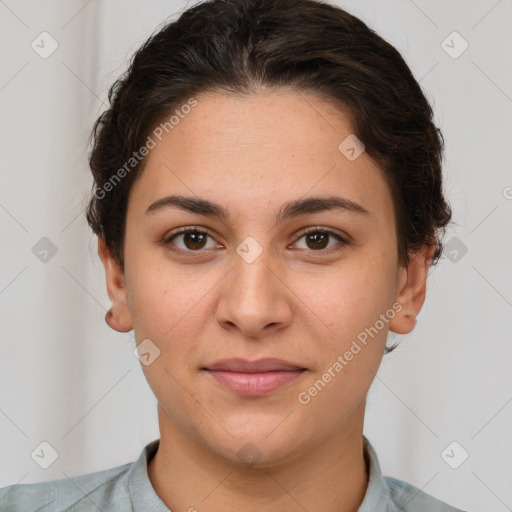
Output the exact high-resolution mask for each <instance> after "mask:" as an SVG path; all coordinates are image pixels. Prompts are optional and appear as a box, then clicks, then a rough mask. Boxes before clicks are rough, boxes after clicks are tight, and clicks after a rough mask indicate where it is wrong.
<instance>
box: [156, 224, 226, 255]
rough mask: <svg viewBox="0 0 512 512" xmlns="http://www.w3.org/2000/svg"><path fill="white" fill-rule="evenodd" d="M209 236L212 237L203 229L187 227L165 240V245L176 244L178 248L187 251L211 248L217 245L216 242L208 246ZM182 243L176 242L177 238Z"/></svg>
mask: <svg viewBox="0 0 512 512" xmlns="http://www.w3.org/2000/svg"><path fill="white" fill-rule="evenodd" d="M208 238H211V237H210V235H209V234H208V233H207V232H206V231H202V230H200V229H197V228H187V229H183V230H181V231H178V232H177V233H174V234H173V235H172V236H170V237H168V238H166V239H165V240H164V244H165V245H175V246H176V247H177V248H178V249H180V250H182V251H186V252H197V251H201V250H202V249H210V248H213V247H215V246H216V244H215V243H214V244H213V246H211V247H206V242H207V240H208ZM180 239H181V243H175V241H176V240H180Z"/></svg>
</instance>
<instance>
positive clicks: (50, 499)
mask: <svg viewBox="0 0 512 512" xmlns="http://www.w3.org/2000/svg"><path fill="white" fill-rule="evenodd" d="M132 465H133V463H128V464H124V465H122V466H117V467H115V468H111V469H105V470H103V471H97V472H95V473H89V474H86V475H80V476H75V477H71V478H63V479H59V480H50V481H48V482H40V483H32V484H13V485H9V486H8V487H3V488H2V489H0V512H22V511H23V512H35V511H37V512H50V511H51V512H60V511H64V510H66V511H69V512H85V511H89V510H91V511H92V510H94V511H97V510H98V509H99V510H109V511H115V510H123V511H127V512H128V511H131V510H132V507H131V502H130V497H129V492H128V472H129V470H130V467H131V466H132Z"/></svg>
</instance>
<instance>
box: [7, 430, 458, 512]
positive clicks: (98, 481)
mask: <svg viewBox="0 0 512 512" xmlns="http://www.w3.org/2000/svg"><path fill="white" fill-rule="evenodd" d="M159 443H160V439H156V440H155V441H152V442H151V443H149V444H148V445H146V446H145V447H144V449H143V450H142V452H141V454H140V455H139V458H138V459H137V460H136V461H135V462H130V463H128V464H124V465H122V466H117V467H115V468H111V469H106V470H103V471H97V472H95V473H89V474H87V475H81V476H76V477H73V478H64V479H62V480H51V481H49V482H40V483H33V484H14V485H10V486H8V487H4V488H2V489H0V511H1V512H64V511H66V512H93V511H94V512H98V511H101V512H170V511H169V509H168V508H167V507H166V506H165V504H164V503H163V501H162V500H161V499H160V498H159V496H158V495H157V494H156V492H155V490H154V489H153V486H152V485H151V481H150V480H149V477H148V471H147V467H148V460H151V458H152V457H153V456H154V455H155V453H156V451H157V449H158V445H159ZM363 446H364V454H365V458H366V461H367V463H368V467H369V480H368V487H367V489H366V494H365V497H364V500H363V503H362V504H361V506H360V507H359V512H462V511H461V510H460V509H458V508H455V507H451V506H450V505H447V504H446V503H443V502H441V501H439V500H437V499H435V498H434V497H432V496H430V495H429V494H426V493H425V492H423V491H422V490H420V489H418V488H417V487H414V486H413V485H411V484H408V483H406V482H403V481H401V480H397V479H395V478H390V477H383V476H382V473H381V469H380V465H379V461H378V459H377V454H376V453H375V451H374V449H373V447H372V445H371V444H370V442H369V441H368V439H367V438H366V437H364V436H363Z"/></svg>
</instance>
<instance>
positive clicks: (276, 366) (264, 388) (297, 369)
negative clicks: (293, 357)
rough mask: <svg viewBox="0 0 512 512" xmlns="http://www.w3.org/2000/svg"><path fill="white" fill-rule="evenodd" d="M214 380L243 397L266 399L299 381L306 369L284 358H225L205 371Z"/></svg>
mask: <svg viewBox="0 0 512 512" xmlns="http://www.w3.org/2000/svg"><path fill="white" fill-rule="evenodd" d="M203 370H205V371H206V372H207V373H208V374H210V375H211V376H212V377H213V378H214V380H215V381H216V382H217V383H219V384H220V385H222V386H223V387H225V388H227V389H229V390H230V391H232V392H234V393H236V394H238V395H242V396H263V395H266V394H268V393H270V392H272V391H276V390H278V389H280V388H282V387H284V386H286V385H289V384H291V383H292V382H294V381H295V380H296V379H298V378H299V377H300V376H301V375H302V374H303V373H304V372H305V371H307V369H306V368H304V367H301V366H299V365H297V364H294V363H290V362H288V361H284V360H282V359H275V358H264V359H258V360H256V361H248V360H245V359H224V360H221V361H217V362H215V363H213V364H210V365H208V366H207V367H205V368H203Z"/></svg>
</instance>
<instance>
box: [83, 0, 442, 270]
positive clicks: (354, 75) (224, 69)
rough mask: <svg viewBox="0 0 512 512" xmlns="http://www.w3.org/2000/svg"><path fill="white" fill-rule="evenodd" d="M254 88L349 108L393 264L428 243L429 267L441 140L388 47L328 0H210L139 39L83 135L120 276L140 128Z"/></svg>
mask: <svg viewBox="0 0 512 512" xmlns="http://www.w3.org/2000/svg"><path fill="white" fill-rule="evenodd" d="M262 87H268V88H276V87H287V88H289V87H291V88H293V89H295V90H297V91H305V92H312V93H315V94H317V95H318V96H320V97H322V98H323V99H327V100H328V101H330V102H331V103H332V104H334V105H336V106H338V107H340V108H341V109H342V110H344V111H346V112H347V113H348V114H349V116H350V119H351V121H352V128H353V131H354V134H355V135H356V136H357V137H358V138H359V139H360V140H361V141H362V142H363V144H364V145H365V151H366V152H367V153H368V155H369V156H370V157H372V158H373V159H374V161H375V162H376V163H377V164H378V166H379V168H380V169H381V170H382V172H383V176H384V178H385V179H386V181H387V183H388V185H389V187H390V190H391V193H392V196H393V200H394V205H395V218H396V226H397V239H398V255H399V261H400V263H401V264H402V265H406V264H408V263H409V255H410V253H413V252H415V251H416V250H418V249H419V248H420V247H421V246H422V245H424V244H429V245H430V244H435V245H436V251H435V254H434V260H433V262H432V264H436V263H437V261H438V259H439V257H440V254H441V250H442V243H441V239H442V235H444V230H445V227H446V225H447V224H448V223H449V221H450V218H451V210H450V206H449V205H448V203H447V202H446V201H445V198H444V197H443V192H442V173H441V163H442V152H443V146H444V142H443V137H442V134H441V132H440V131H439V129H438V128H436V126H435V125H434V123H433V112H432V109H431V107H430V105H429V102H428V101H427V99H426V98H425V96H424V94H423V92H422V90H421V88H420V86H419V84H418V83H417V81H416V80H415V79H414V77H413V75H412V73H411V71H410V69H409V68H408V66H407V64H406V63H405V61H404V59H403V58H402V57H401V55H400V54H399V53H398V51H397V50H396V49H395V48H394V47H393V46H391V45H390V44H389V43H387V42H386V41H385V40H383V39H382V38H381V37H380V36H379V35H377V34H376V33H375V32H374V31H373V30H371V29H370V28H368V26H367V25H366V24H365V23H363V22H362V21H361V20H360V19H358V18H356V17H354V16H352V15H350V14H349V13H347V12H346V11H344V10H342V9H341V8H339V7H336V6H334V5H330V4H327V3H321V2H318V1H315V0H211V1H207V2H203V3H199V4H196V5H194V6H193V7H191V8H189V9H188V10H186V11H185V12H183V14H181V16H180V17H179V18H178V19H177V20H175V21H173V22H170V23H167V24H166V25H165V26H164V27H163V28H162V29H160V30H158V31H157V32H156V33H154V35H152V36H151V37H150V38H149V39H148V40H147V41H146V42H145V43H144V44H143V45H142V47H141V48H140V49H139V50H138V51H137V52H136V53H135V55H134V56H133V57H132V59H131V62H130V66H129V68H128V70H127V72H126V73H125V74H124V75H123V76H122V77H121V78H120V79H119V80H117V81H116V82H115V83H114V85H113V86H112V87H111V89H110V91H109V102H110V108H109V109H108V110H106V111H105V112H104V113H103V114H102V115H101V116H100V117H99V119H98V120H97V121H96V124H95V126H94V129H93V132H92V134H91V137H92V139H93V145H92V152H91V154H90V159H89V162H90V167H91V170H92V173H93V176H94V185H93V197H92V198H91V199H90V202H89V205H88V209H87V221H88V223H89V225H90V226H91V228H92V230H93V231H94V233H95V234H97V235H99V236H102V237H103V238H104V239H105V242H106V244H107V246H108V247H109V249H110V250H111V253H112V255H113V257H114V258H115V260H116V261H117V262H118V263H119V265H120V267H121V269H122V270H123V272H124V254H123V252H124V251H123V247H124V233H125V223H126V212H127V200H128V194H129V192H130V188H131V186H132V184H133V182H134V180H135V179H137V177H139V176H140V175H141V172H142V171H143V168H144V163H145V161H146V158H144V157H143V156H144V153H145V152H144V151H142V148H143V147H144V146H145V144H147V141H148V140H149V138H148V137H149V136H150V134H151V130H152V129H154V127H155V125H157V123H159V122H161V121H162V120H163V119H165V118H166V116H170V115H171V114H172V112H173V111H176V109H178V108H179V107H180V106H182V105H186V104H187V102H188V103H190V99H191V98H193V97H197V96H198V95H199V94H200V93H205V92H212V91H219V92H223V93H228V94H236V95H248V94H252V93H254V92H256V91H258V90H259V89H261V88H262ZM176 114H179V112H176ZM171 124H172V123H171ZM168 125H169V123H168ZM340 142H341V140H340ZM141 153H142V156H141ZM135 155H136V156H135ZM127 162H129V165H127ZM122 169H124V172H123V171H121V170H122Z"/></svg>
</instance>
